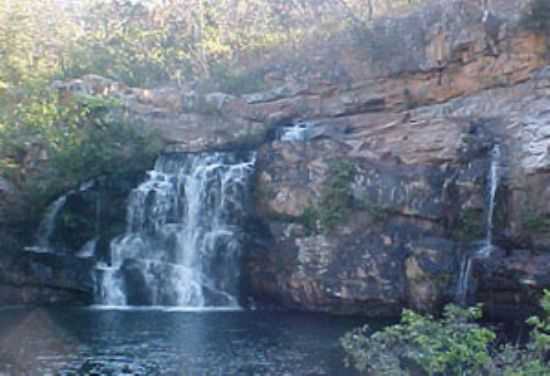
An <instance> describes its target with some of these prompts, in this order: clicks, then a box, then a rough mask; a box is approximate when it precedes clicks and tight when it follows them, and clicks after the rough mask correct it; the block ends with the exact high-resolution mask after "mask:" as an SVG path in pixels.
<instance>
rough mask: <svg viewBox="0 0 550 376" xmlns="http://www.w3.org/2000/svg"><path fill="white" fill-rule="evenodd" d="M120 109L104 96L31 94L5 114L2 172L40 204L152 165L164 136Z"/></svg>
mask: <svg viewBox="0 0 550 376" xmlns="http://www.w3.org/2000/svg"><path fill="white" fill-rule="evenodd" d="M116 107H117V103H116V102H115V101H113V100H111V99H107V98H102V97H89V96H86V97H79V98H76V99H74V100H70V101H68V102H63V103H62V102H61V101H60V100H59V98H57V96H56V95H54V94H53V93H51V92H48V91H44V92H42V93H40V95H38V94H37V95H32V96H29V97H28V98H26V99H25V100H24V101H22V102H21V103H20V104H19V105H18V106H17V107H16V109H15V110H14V111H12V112H8V113H4V114H3V118H2V124H5V126H3V127H0V161H1V162H2V163H1V164H0V168H1V170H0V174H1V175H8V176H10V177H12V180H14V181H16V182H17V183H18V185H19V186H20V188H22V190H23V192H24V193H25V194H27V195H28V197H29V203H32V206H33V207H35V208H40V207H42V206H44V205H45V204H46V203H47V202H48V201H49V200H51V199H52V197H53V196H55V195H56V194H59V193H60V192H62V191H64V190H68V189H70V188H74V187H76V186H78V185H79V184H80V183H82V182H84V181H87V180H90V179H92V178H95V177H98V176H101V175H111V174H124V173H125V172H129V171H137V170H145V169H147V168H149V167H150V166H151V164H152V161H153V160H154V158H155V157H156V155H157V154H158V153H159V152H160V149H161V147H162V144H161V140H160V137H159V135H158V134H157V133H156V132H154V131H152V130H149V129H147V128H146V127H145V126H144V125H141V124H128V123H127V122H125V121H122V120H120V119H118V118H117V117H115V116H113V115H112V114H113V112H114V111H116ZM36 150H38V151H39V153H38V154H39V155H36V154H37V153H36ZM29 158H30V159H31V161H29ZM31 162H32V163H31ZM29 163H31V164H32V167H33V168H29Z"/></svg>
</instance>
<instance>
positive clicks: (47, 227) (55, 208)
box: [27, 181, 94, 253]
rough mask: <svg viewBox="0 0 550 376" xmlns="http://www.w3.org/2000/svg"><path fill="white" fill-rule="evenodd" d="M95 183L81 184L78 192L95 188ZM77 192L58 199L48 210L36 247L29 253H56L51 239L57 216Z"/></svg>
mask: <svg viewBox="0 0 550 376" xmlns="http://www.w3.org/2000/svg"><path fill="white" fill-rule="evenodd" d="M93 185H94V182H93V181H89V182H86V183H84V184H81V185H80V187H79V188H78V190H79V191H80V192H84V191H87V190H88V189H90V188H91V187H93ZM75 192H76V191H75V190H71V191H69V192H67V193H65V194H64V195H62V196H60V197H59V198H57V199H56V200H55V201H54V202H52V203H51V204H50V206H48V208H47V209H46V215H45V216H44V218H43V219H42V221H40V225H39V226H38V232H37V236H36V242H35V244H34V246H32V247H29V248H27V250H28V251H32V252H41V253H48V252H49V253H55V249H53V247H52V246H51V243H50V242H51V238H52V235H53V233H54V231H55V221H56V220H57V216H58V215H59V213H60V212H61V210H63V208H64V207H65V204H66V203H67V198H69V196H71V195H72V194H74V193H75Z"/></svg>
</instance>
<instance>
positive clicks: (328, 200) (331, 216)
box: [302, 160, 356, 233]
mask: <svg viewBox="0 0 550 376" xmlns="http://www.w3.org/2000/svg"><path fill="white" fill-rule="evenodd" d="M355 173H356V170H355V166H354V164H353V163H352V162H351V161H347V160H341V161H334V162H332V163H330V165H329V171H328V177H327V179H326V181H325V184H324V185H323V188H322V190H321V197H320V198H319V203H318V204H317V205H316V206H315V207H309V208H306V210H305V211H304V214H303V215H302V223H303V224H304V226H305V228H306V231H307V232H308V233H315V232H319V231H324V232H326V231H330V230H333V229H334V228H335V227H336V226H337V225H338V224H340V223H342V222H344V221H345V220H346V218H347V216H348V215H349V211H350V209H351V207H352V201H353V195H352V192H351V183H352V182H353V179H354V178H355Z"/></svg>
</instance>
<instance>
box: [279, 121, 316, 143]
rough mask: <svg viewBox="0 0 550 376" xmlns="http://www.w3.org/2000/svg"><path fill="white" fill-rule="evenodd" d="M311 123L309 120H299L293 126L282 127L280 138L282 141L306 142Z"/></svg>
mask: <svg viewBox="0 0 550 376" xmlns="http://www.w3.org/2000/svg"><path fill="white" fill-rule="evenodd" d="M311 126H312V125H311V124H310V123H308V122H304V121H301V122H297V123H295V124H293V125H291V126H287V127H282V129H281V130H280V136H279V139H280V140H281V141H282V142H304V141H306V140H307V139H308V136H309V133H310V130H311Z"/></svg>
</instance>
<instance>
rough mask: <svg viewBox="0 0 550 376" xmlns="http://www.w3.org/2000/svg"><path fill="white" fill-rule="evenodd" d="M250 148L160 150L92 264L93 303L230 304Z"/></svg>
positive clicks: (251, 166)
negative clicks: (106, 248) (106, 258)
mask: <svg viewBox="0 0 550 376" xmlns="http://www.w3.org/2000/svg"><path fill="white" fill-rule="evenodd" d="M254 165H255V155H254V154H248V155H245V156H239V155H237V154H232V153H208V154H166V155H163V156H161V157H160V158H159V159H158V160H157V162H156V165H155V167H154V170H152V171H149V172H148V177H147V179H146V181H145V182H144V183H142V184H141V185H140V186H139V187H137V188H136V189H134V190H133V191H132V192H131V194H130V196H129V199H128V206H127V220H126V225H127V228H126V232H125V234H123V235H122V236H119V237H117V238H115V239H114V240H113V241H112V242H111V246H110V254H111V255H110V256H111V260H110V263H100V264H98V267H97V272H98V280H99V286H98V287H99V288H98V292H97V295H98V296H97V300H98V302H99V303H100V304H105V305H114V306H124V305H164V306H185V307H209V306H217V307H220V306H223V307H237V306H238V294H239V279H240V277H239V275H240V253H241V243H242V240H241V238H242V235H243V233H242V230H241V227H242V224H243V221H244V220H245V219H246V215H247V213H248V207H247V200H248V198H249V191H250V186H251V178H252V176H253V172H254Z"/></svg>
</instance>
